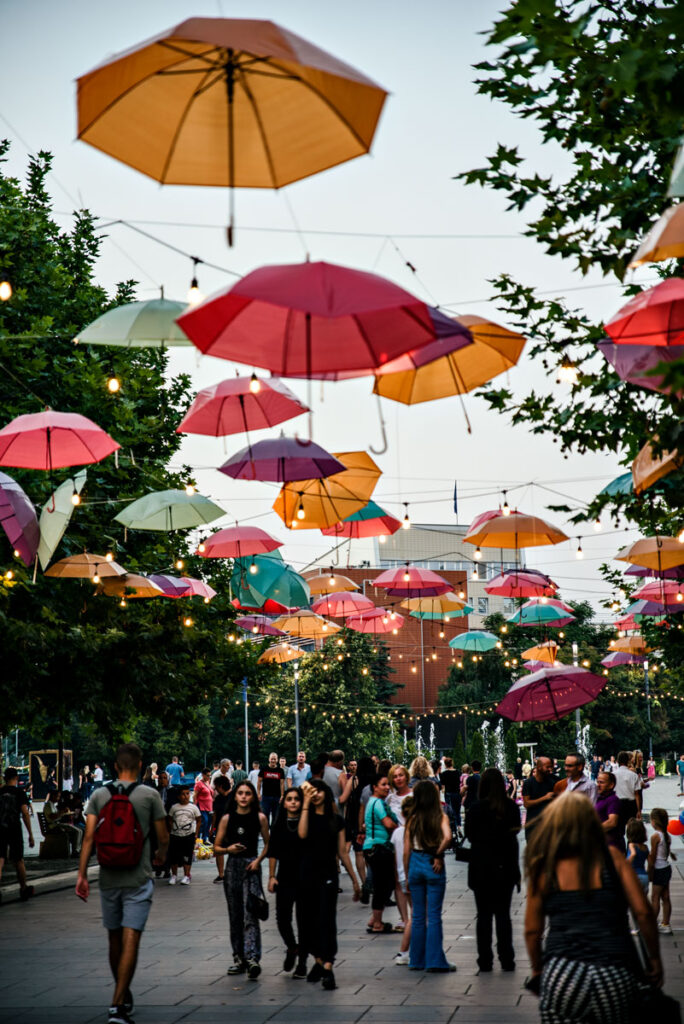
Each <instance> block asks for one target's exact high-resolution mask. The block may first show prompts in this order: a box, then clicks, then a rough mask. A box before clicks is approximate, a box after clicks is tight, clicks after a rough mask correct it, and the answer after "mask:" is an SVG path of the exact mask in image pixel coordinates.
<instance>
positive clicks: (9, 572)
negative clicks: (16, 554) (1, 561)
mask: <svg viewBox="0 0 684 1024" xmlns="http://www.w3.org/2000/svg"><path fill="white" fill-rule="evenodd" d="M5 579H6V580H13V579H14V573H13V572H12V570H11V569H8V570H7V572H6V573H5Z"/></svg>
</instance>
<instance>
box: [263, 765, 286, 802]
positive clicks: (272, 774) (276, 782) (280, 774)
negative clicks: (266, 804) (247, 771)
mask: <svg viewBox="0 0 684 1024" xmlns="http://www.w3.org/2000/svg"><path fill="white" fill-rule="evenodd" d="M259 778H260V779H261V795H262V797H264V796H267V797H276V798H277V799H278V800H280V781H281V779H284V778H285V772H284V771H283V769H282V768H262V769H261V771H260V772H259Z"/></svg>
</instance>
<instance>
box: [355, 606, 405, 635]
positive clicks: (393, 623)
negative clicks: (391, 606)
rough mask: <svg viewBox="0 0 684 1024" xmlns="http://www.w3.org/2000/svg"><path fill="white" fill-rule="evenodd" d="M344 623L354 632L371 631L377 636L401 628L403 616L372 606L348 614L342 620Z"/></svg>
mask: <svg viewBox="0 0 684 1024" xmlns="http://www.w3.org/2000/svg"><path fill="white" fill-rule="evenodd" d="M344 624H345V626H346V627H347V629H353V630H354V631H355V632H356V633H372V634H373V635H374V636H377V635H379V634H382V633H394V632H396V630H398V629H401V627H402V626H403V625H404V616H403V615H399V614H398V613H397V612H388V611H387V609H386V608H377V607H375V606H374V607H373V609H372V610H371V609H369V610H368V611H366V612H361V613H360V614H359V615H350V616H349V617H348V618H346V619H345V620H344Z"/></svg>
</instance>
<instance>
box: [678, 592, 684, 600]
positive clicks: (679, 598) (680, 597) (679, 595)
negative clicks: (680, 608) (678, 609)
mask: <svg viewBox="0 0 684 1024" xmlns="http://www.w3.org/2000/svg"><path fill="white" fill-rule="evenodd" d="M677 600H678V601H684V594H682V592H681V590H678V591H677Z"/></svg>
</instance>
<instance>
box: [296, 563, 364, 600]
mask: <svg viewBox="0 0 684 1024" xmlns="http://www.w3.org/2000/svg"><path fill="white" fill-rule="evenodd" d="M304 579H305V580H306V582H307V583H308V585H309V590H310V591H311V595H312V597H313V596H314V595H315V594H334V593H335V591H337V590H346V591H349V590H359V589H360V588H359V585H358V583H354V580H351V579H349V577H348V576H341V575H339V574H338V573H334V572H332V571H330V572H329V573H320V572H318V571H317V570H316V571H313V572H312V571H310V572H305V573H304Z"/></svg>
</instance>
